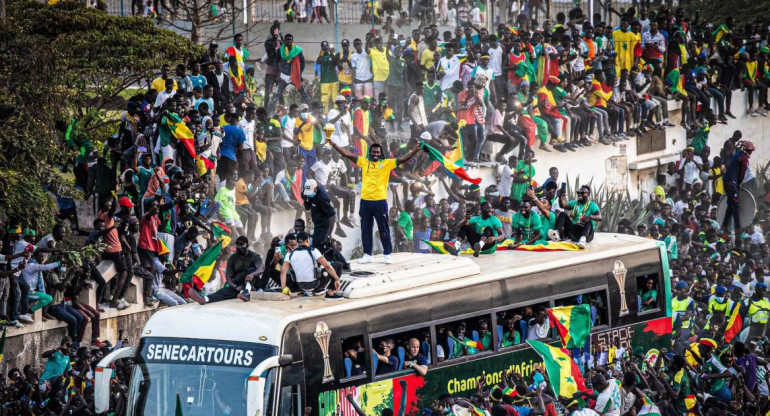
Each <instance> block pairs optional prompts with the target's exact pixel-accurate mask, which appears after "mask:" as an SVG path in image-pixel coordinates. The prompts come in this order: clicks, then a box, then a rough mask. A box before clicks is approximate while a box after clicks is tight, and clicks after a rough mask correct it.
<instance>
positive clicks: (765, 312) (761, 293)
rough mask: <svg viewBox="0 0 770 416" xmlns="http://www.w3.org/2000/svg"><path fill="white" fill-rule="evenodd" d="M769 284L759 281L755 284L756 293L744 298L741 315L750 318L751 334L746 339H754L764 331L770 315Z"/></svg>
mask: <svg viewBox="0 0 770 416" xmlns="http://www.w3.org/2000/svg"><path fill="white" fill-rule="evenodd" d="M766 292H767V284H765V283H762V282H757V284H755V285H754V293H753V294H752V295H751V296H750V297H748V298H746V299H744V300H743V303H742V305H741V316H742V317H746V318H748V319H749V321H750V323H751V326H750V327H749V335H748V337H747V338H746V339H749V340H752V339H754V337H755V336H758V335H760V334H762V333H763V330H764V328H765V325H766V324H767V319H768V317H770V302H769V301H768V300H767V297H766V296H765V294H766Z"/></svg>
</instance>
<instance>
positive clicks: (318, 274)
mask: <svg viewBox="0 0 770 416" xmlns="http://www.w3.org/2000/svg"><path fill="white" fill-rule="evenodd" d="M298 251H304V252H307V254H308V255H309V256H310V259H311V260H312V261H313V271H314V273H313V278H314V279H315V280H321V278H322V277H323V273H324V271H325V270H324V268H323V267H321V265H319V264H318V262H317V261H316V259H315V257H313V247H309V246H300V247H297V248H295V249H294V251H292V252H291V253H289V263H291V257H292V256H293V255H294V253H296V252H298ZM295 279H296V274H295Z"/></svg>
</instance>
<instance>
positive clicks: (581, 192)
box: [577, 191, 589, 195]
mask: <svg viewBox="0 0 770 416" xmlns="http://www.w3.org/2000/svg"><path fill="white" fill-rule="evenodd" d="M577 194H578V195H588V194H589V192H587V191H578V193H577Z"/></svg>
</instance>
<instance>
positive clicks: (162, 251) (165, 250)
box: [158, 238, 169, 256]
mask: <svg viewBox="0 0 770 416" xmlns="http://www.w3.org/2000/svg"><path fill="white" fill-rule="evenodd" d="M158 243H160V249H159V251H158V255H159V256H162V255H164V254H168V253H169V250H168V246H167V245H166V243H164V242H163V240H161V239H160V238H159V239H158Z"/></svg>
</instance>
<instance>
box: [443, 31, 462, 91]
mask: <svg viewBox="0 0 770 416" xmlns="http://www.w3.org/2000/svg"><path fill="white" fill-rule="evenodd" d="M445 47H446V56H444V57H443V58H441V59H440V60H439V61H438V76H439V78H441V91H446V90H448V89H450V88H452V84H453V83H454V82H455V81H458V80H459V79H460V65H461V64H460V58H458V57H457V56H455V47H456V45H455V44H454V42H450V43H448V44H447V45H446V46H445Z"/></svg>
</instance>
